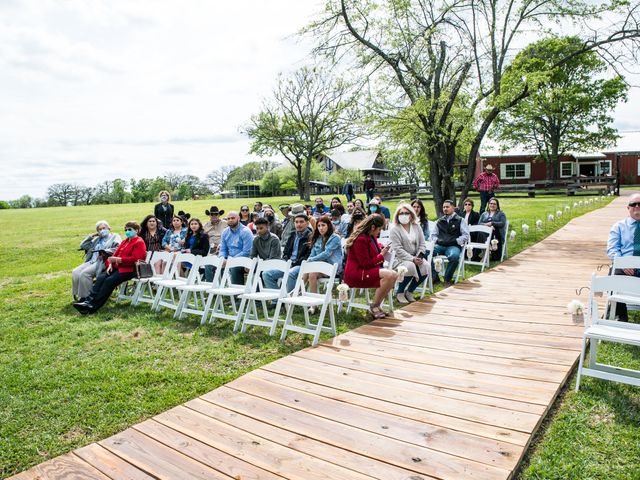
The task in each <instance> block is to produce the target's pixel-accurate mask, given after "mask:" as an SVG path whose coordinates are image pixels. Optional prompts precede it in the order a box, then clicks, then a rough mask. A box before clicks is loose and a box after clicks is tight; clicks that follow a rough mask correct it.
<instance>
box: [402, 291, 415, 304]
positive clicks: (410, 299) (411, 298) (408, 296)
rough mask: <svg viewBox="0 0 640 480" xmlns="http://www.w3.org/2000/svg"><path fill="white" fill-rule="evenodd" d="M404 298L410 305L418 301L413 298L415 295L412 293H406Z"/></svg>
mask: <svg viewBox="0 0 640 480" xmlns="http://www.w3.org/2000/svg"><path fill="white" fill-rule="evenodd" d="M404 298H406V299H407V301H408V302H409V303H413V302H415V301H416V299H415V297H414V296H413V293H411V292H404Z"/></svg>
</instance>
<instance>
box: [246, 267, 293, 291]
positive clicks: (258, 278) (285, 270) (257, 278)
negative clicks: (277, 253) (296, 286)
mask: <svg viewBox="0 0 640 480" xmlns="http://www.w3.org/2000/svg"><path fill="white" fill-rule="evenodd" d="M290 269H291V260H287V261H285V260H278V259H272V260H262V259H259V260H258V264H257V266H256V271H255V274H254V275H253V283H252V285H251V293H256V292H265V291H267V292H272V291H276V290H275V289H269V288H265V286H264V283H263V282H262V273H263V272H268V271H270V270H278V271H280V272H282V274H283V275H282V284H281V286H280V288H279V289H278V290H279V291H280V293H281V296H283V297H286V295H287V278H288V275H289V270H290Z"/></svg>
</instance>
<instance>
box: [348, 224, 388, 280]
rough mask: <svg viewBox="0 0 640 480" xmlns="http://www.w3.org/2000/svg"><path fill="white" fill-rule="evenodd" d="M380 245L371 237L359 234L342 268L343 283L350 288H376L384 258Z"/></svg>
mask: <svg viewBox="0 0 640 480" xmlns="http://www.w3.org/2000/svg"><path fill="white" fill-rule="evenodd" d="M380 250H382V245H380V244H379V243H378V241H377V240H375V239H374V238H373V237H371V235H367V234H365V233H363V234H361V235H360V236H359V237H358V238H356V240H355V241H354V242H353V245H351V248H349V251H348V254H347V264H346V265H345V267H344V282H345V283H346V284H347V285H349V286H350V287H351V288H378V287H379V286H380V267H381V266H382V264H383V263H384V256H383V255H381V254H380Z"/></svg>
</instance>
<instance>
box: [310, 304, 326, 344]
mask: <svg viewBox="0 0 640 480" xmlns="http://www.w3.org/2000/svg"><path fill="white" fill-rule="evenodd" d="M327 308H328V305H327V304H326V303H325V304H324V305H322V308H321V309H320V318H319V319H318V323H317V324H316V332H315V333H314V334H313V341H312V342H311V346H312V347H315V346H316V345H318V342H319V341H320V334H321V333H322V324H323V323H324V316H325V315H326V313H327Z"/></svg>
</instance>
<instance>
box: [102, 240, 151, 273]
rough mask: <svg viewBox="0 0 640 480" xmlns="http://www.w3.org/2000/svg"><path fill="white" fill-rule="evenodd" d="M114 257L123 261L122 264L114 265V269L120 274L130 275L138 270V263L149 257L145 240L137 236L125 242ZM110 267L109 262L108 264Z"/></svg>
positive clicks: (119, 246)
mask: <svg viewBox="0 0 640 480" xmlns="http://www.w3.org/2000/svg"><path fill="white" fill-rule="evenodd" d="M113 256H114V257H120V258H121V259H122V262H120V263H118V264H116V265H114V268H117V269H118V271H119V272H120V273H130V272H133V271H134V269H135V268H136V266H135V265H136V262H137V261H138V260H144V259H145V257H146V256H147V247H146V246H145V244H144V240H142V238H140V237H139V236H137V235H136V236H135V237H133V238H127V239H125V240H123V241H122V242H121V243H120V245H118V248H116V251H115V252H113ZM108 265H109V262H107V266H108Z"/></svg>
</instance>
